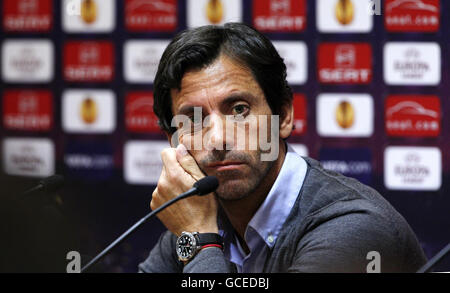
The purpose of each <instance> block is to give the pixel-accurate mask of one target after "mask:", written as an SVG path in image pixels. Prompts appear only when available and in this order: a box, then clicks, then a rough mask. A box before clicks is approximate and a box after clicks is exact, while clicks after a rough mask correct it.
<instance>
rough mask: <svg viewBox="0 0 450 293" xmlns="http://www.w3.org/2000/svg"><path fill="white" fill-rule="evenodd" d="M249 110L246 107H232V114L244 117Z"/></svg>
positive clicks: (240, 105) (241, 105) (242, 105)
mask: <svg viewBox="0 0 450 293" xmlns="http://www.w3.org/2000/svg"><path fill="white" fill-rule="evenodd" d="M249 110H250V108H249V107H248V106H247V105H244V104H239V105H236V106H234V107H233V109H232V114H233V115H234V116H244V115H246V114H247V113H248V111H249Z"/></svg>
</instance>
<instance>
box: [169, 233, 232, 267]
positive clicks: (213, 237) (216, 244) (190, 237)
mask: <svg viewBox="0 0 450 293" xmlns="http://www.w3.org/2000/svg"><path fill="white" fill-rule="evenodd" d="M175 247H176V252H177V255H178V259H179V260H180V261H182V262H183V263H184V264H187V263H188V262H189V261H190V260H192V259H193V258H194V257H195V256H196V255H197V254H198V253H199V252H200V251H201V250H203V249H209V248H219V249H221V250H223V238H222V236H221V235H219V234H218V233H199V232H182V233H181V235H180V236H179V237H178V239H177V242H176V246H175Z"/></svg>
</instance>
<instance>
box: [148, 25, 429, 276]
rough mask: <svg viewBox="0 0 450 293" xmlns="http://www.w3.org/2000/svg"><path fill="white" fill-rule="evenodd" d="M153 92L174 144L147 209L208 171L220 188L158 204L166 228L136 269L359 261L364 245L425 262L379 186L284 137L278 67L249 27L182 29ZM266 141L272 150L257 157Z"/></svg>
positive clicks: (320, 265) (287, 93)
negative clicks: (303, 152) (305, 153)
mask: <svg viewBox="0 0 450 293" xmlns="http://www.w3.org/2000/svg"><path fill="white" fill-rule="evenodd" d="M154 95H155V102H154V110H155V113H156V114H157V115H158V117H159V119H160V124H161V126H162V128H163V130H164V131H165V132H166V134H167V136H168V138H169V140H170V141H171V143H172V147H173V148H168V149H165V150H164V151H163V152H162V153H161V158H162V161H163V170H162V173H161V176H160V179H159V181H158V184H157V187H156V189H155V191H154V192H153V197H152V201H151V208H152V209H155V208H157V207H159V206H161V205H162V204H163V203H165V202H167V201H168V200H170V199H172V198H174V197H175V196H177V195H178V194H180V193H182V192H185V191H186V190H188V189H189V188H191V187H192V185H193V183H195V182H196V181H197V180H199V179H201V178H202V177H204V176H205V175H213V176H216V177H217V178H218V180H219V187H218V189H217V190H216V192H215V193H214V194H210V195H207V196H202V197H199V196H194V197H191V198H188V199H184V200H181V201H179V202H177V203H176V204H174V205H172V206H171V207H169V208H167V209H166V210H164V211H163V212H161V213H160V214H159V216H158V217H159V219H160V220H161V221H162V223H163V224H164V225H165V226H166V227H167V229H168V231H167V232H166V233H164V234H163V235H162V236H161V238H160V240H159V242H158V243H157V245H156V246H155V247H154V248H153V250H152V251H151V252H150V255H149V257H148V258H147V260H145V261H144V262H143V263H142V264H140V266H139V269H140V271H142V272H217V273H224V272H366V270H367V267H368V264H369V262H370V258H369V260H368V258H367V256H368V255H369V256H370V255H372V254H375V255H377V256H379V257H380V259H379V264H381V267H378V268H376V265H375V270H381V272H413V271H415V270H417V269H418V268H419V267H420V266H421V265H423V264H424V262H425V260H426V259H425V257H424V254H423V251H422V249H421V248H420V246H419V244H418V242H417V239H416V237H415V235H414V233H413V232H412V231H411V229H410V227H409V226H408V224H407V223H406V221H405V220H404V219H403V218H402V217H401V216H400V215H399V214H398V213H397V212H396V211H395V210H394V208H393V207H392V206H390V205H389V203H388V202H387V201H386V200H384V199H383V198H382V196H381V195H379V194H378V193H377V192H376V191H375V190H373V189H371V188H370V187H367V186H364V185H363V184H361V183H359V182H358V181H356V180H354V179H351V178H347V177H344V176H342V175H340V174H337V173H334V172H330V171H327V170H324V169H323V168H322V167H321V166H320V164H319V163H318V162H316V161H315V160H312V159H310V158H302V157H300V156H299V155H297V154H296V153H295V152H294V151H293V150H292V148H291V147H290V146H289V145H288V144H286V143H285V140H286V139H287V138H288V137H289V135H290V133H291V131H292V129H293V107H292V92H291V90H290V88H289V86H288V85H287V82H286V66H285V64H284V63H283V60H282V58H280V56H279V54H278V53H277V51H276V50H275V49H274V47H273V45H272V44H271V42H270V41H269V40H268V39H267V38H266V37H264V36H263V35H261V34H260V33H258V32H257V31H255V30H254V29H252V28H250V27H248V26H246V25H244V24H237V23H234V24H232V23H229V24H226V25H224V26H223V27H217V26H206V27H200V28H196V29H193V30H188V31H185V32H182V33H180V34H179V35H178V36H176V37H175V38H174V40H173V41H172V42H171V43H170V44H169V46H168V47H167V49H166V50H165V52H164V54H163V56H162V58H161V62H160V65H159V68H158V72H157V75H156V78H155V84H154ZM199 111H200V112H201V113H200V115H199ZM177 117H178V118H179V117H185V118H186V117H187V118H188V119H185V120H184V123H183V124H181V123H179V119H178V120H177V119H175V118H177ZM251 117H253V118H254V117H259V118H261V117H262V118H267V119H266V121H270V122H268V123H266V124H264V123H262V122H263V121H264V119H250V118H251ZM273 117H276V118H277V119H278V120H277V119H269V118H273ZM206 120H207V121H206ZM177 121H178V122H177ZM189 122H192V124H189ZM185 124H188V127H185ZM181 125H183V126H181ZM175 126H176V127H175ZM263 126H266V127H263ZM269 128H270V130H269ZM274 129H275V130H276V131H275V132H274V131H273V130H274ZM231 130H233V131H231ZM237 130H241V132H240V133H241V134H242V133H244V135H245V137H246V138H247V140H245V138H242V137H239V136H238V135H236V133H239V131H237ZM256 130H257V131H256ZM255 133H257V134H258V135H257V134H255ZM274 133H275V135H276V137H273V135H272V137H271V139H270V142H271V148H270V149H267V148H266V147H264V148H263V147H262V143H263V141H261V140H260V139H258V145H257V147H256V148H250V143H251V142H254V140H255V139H256V138H260V137H261V135H262V134H266V135H271V134H274ZM198 141H200V142H201V143H202V144H201V148H198V147H195V145H196V144H195V143H196V142H198ZM242 141H245V143H244V144H243V145H244V147H239V146H242ZM274 142H276V144H274ZM274 149H275V150H276V156H274V157H273V158H272V159H267V157H266V159H264V160H263V159H262V158H263V157H264V155H267V154H268V152H271V151H273V150H274ZM269 157H270V156H269ZM186 232H187V233H186ZM370 253H371V254H370ZM371 269H373V268H371Z"/></svg>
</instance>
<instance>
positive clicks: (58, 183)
mask: <svg viewBox="0 0 450 293" xmlns="http://www.w3.org/2000/svg"><path fill="white" fill-rule="evenodd" d="M39 184H41V185H42V189H43V190H44V191H47V192H53V191H56V190H58V189H59V188H61V187H62V186H63V184H64V177H63V176H61V175H57V174H56V175H53V176H50V177H47V178H44V179H42V180H41V181H39Z"/></svg>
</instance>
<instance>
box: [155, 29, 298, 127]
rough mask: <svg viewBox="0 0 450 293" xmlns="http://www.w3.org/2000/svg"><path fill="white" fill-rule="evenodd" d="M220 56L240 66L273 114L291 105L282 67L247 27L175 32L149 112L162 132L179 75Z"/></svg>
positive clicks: (169, 116) (261, 37)
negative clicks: (249, 75) (253, 81)
mask: <svg viewBox="0 0 450 293" xmlns="http://www.w3.org/2000/svg"><path fill="white" fill-rule="evenodd" d="M220 54H225V55H227V56H228V57H230V58H232V59H234V60H236V61H238V62H242V63H244V65H246V67H248V68H249V69H250V70H251V72H252V74H253V77H254V78H255V80H256V81H257V83H258V84H259V86H260V87H261V89H262V90H263V92H264V95H265V98H266V101H267V103H268V104H269V107H270V108H271V110H272V113H273V114H278V115H280V116H282V117H283V116H284V114H285V113H282V106H283V105H284V104H286V103H291V102H292V91H291V88H290V87H289V86H288V84H287V81H286V65H285V64H284V62H283V59H282V58H281V57H280V55H279V54H278V52H277V50H276V49H275V48H274V46H273V45H272V43H271V42H270V40H269V39H268V38H267V37H265V36H264V35H263V34H261V33H259V32H258V31H256V30H255V29H253V28H251V27H250V26H248V25H246V24H242V23H227V24H225V25H224V26H213V25H208V26H202V27H198V28H194V29H190V30H185V31H183V32H181V33H179V34H178V35H177V36H175V38H174V39H173V40H172V41H171V42H170V44H169V45H168V46H167V48H166V50H165V51H164V53H163V55H162V57H161V61H160V63H159V67H158V71H157V73H156V77H155V82H154V105H153V110H154V112H155V114H156V115H157V116H158V118H159V124H160V126H161V128H162V129H163V130H164V131H167V132H168V133H173V132H174V131H175V130H176V129H175V128H173V127H171V121H172V118H173V114H172V99H171V95H170V91H171V89H178V90H180V89H181V88H180V87H181V80H182V78H183V75H184V74H185V73H186V72H187V71H189V70H193V69H201V68H203V67H206V66H208V65H210V64H212V63H213V61H214V60H215V59H216V58H217V57H219V55H220Z"/></svg>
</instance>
